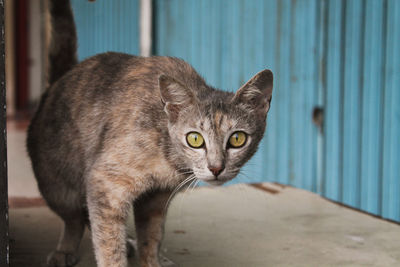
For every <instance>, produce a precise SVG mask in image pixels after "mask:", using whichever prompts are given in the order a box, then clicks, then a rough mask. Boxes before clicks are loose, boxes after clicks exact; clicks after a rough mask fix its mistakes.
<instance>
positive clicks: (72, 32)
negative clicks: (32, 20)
mask: <svg viewBox="0 0 400 267" xmlns="http://www.w3.org/2000/svg"><path fill="white" fill-rule="evenodd" d="M49 14H50V21H51V22H50V27H51V30H50V43H49V50H48V51H49V52H48V53H49V55H48V57H49V61H48V76H47V77H48V78H47V79H48V85H52V84H53V83H55V82H56V81H57V80H58V79H59V78H61V76H63V75H64V74H65V73H66V72H67V71H69V70H70V69H71V68H72V67H73V66H74V65H75V64H77V63H78V58H77V37H76V28H75V22H74V15H73V13H72V8H71V4H70V2H69V0H50V1H49Z"/></svg>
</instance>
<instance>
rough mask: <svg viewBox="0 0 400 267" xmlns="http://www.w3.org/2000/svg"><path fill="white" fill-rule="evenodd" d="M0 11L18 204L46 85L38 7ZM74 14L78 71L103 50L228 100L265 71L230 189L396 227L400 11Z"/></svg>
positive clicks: (392, 4)
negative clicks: (253, 133) (298, 191)
mask: <svg viewBox="0 0 400 267" xmlns="http://www.w3.org/2000/svg"><path fill="white" fill-rule="evenodd" d="M5 3H6V68H7V69H6V76H7V112H8V114H7V115H8V121H9V122H8V130H9V131H11V132H12V133H11V135H10V134H9V142H11V144H10V143H9V165H10V167H9V169H10V170H9V172H10V174H9V184H10V196H13V195H18V194H22V195H25V196H26V195H29V194H30V193H26V192H21V188H23V189H24V190H29V189H27V187H26V186H25V185H26V180H25V177H28V176H29V177H30V178H29V179H31V178H32V177H31V176H32V175H31V174H30V173H29V172H30V166H29V162H24V163H20V162H19V157H20V155H21V153H22V154H23V153H25V154H26V152H25V148H24V142H25V141H24V138H25V136H24V133H23V131H24V130H25V129H26V125H27V121H28V119H29V117H30V116H31V114H32V112H33V111H34V109H35V107H36V105H37V103H38V100H39V98H40V95H41V92H42V91H43V90H44V88H45V84H46V82H45V73H46V72H45V70H46V46H47V43H48V34H47V29H48V17H47V16H46V13H45V10H46V5H47V1H45V0H18V1H14V0H6V1H5ZM72 6H73V9H74V14H75V20H76V24H77V31H78V45H79V47H78V56H79V59H80V60H84V59H85V58H87V57H89V56H92V55H94V54H97V53H101V52H106V51H120V52H126V53H130V54H136V55H139V54H142V55H148V54H153V55H168V56H176V57H180V58H183V59H184V60H186V61H188V62H189V63H191V64H192V65H193V66H194V68H195V69H196V70H197V71H198V72H199V73H200V74H201V75H202V76H203V77H204V78H205V79H206V81H207V82H208V83H209V84H210V85H212V86H215V87H218V88H220V89H223V90H229V91H235V90H237V89H238V88H239V87H240V86H241V85H242V84H243V83H244V82H246V81H247V80H248V79H249V78H251V77H252V76H253V75H254V74H255V73H257V72H258V71H260V70H262V69H265V68H268V69H271V70H272V71H273V73H274V76H275V84H274V94H273V100H272V107H271V110H270V113H269V116H268V127H267V132H266V135H265V138H264V140H263V142H262V143H261V145H260V148H259V151H258V152H257V155H256V156H255V157H254V158H253V159H252V160H251V161H250V162H249V163H248V164H247V165H246V167H245V168H244V171H243V174H241V175H240V177H239V178H238V179H235V180H234V181H233V183H242V182H248V183H255V182H265V181H268V182H277V183H280V184H285V185H292V186H294V187H298V188H302V189H306V190H309V191H312V192H315V193H317V194H320V195H322V196H324V197H326V198H328V199H331V200H334V201H337V202H340V203H343V204H345V205H349V206H351V207H355V208H357V209H361V210H363V211H366V212H369V213H372V214H374V215H378V216H382V217H383V218H386V219H390V220H394V221H397V222H400V104H399V103H400V1H398V0H351V1H345V0H329V1H328V0H251V1H245V0H218V1H216V0H201V1H198V0H153V1H151V0H142V1H140V0H97V1H86V0H72ZM18 130H19V132H18ZM13 131H14V132H13ZM13 148H15V149H13ZM15 151H17V152H15ZM32 179H33V178H32ZM32 179H31V180H32ZM32 181H34V180H32ZM35 190H36V189H34V190H33V191H32V193H31V194H32V195H35V194H37V190H36V191H35Z"/></svg>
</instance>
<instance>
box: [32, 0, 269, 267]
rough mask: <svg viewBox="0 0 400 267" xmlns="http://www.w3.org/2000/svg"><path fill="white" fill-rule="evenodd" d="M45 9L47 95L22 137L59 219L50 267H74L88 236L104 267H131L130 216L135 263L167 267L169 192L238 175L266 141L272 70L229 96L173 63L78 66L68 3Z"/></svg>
mask: <svg viewBox="0 0 400 267" xmlns="http://www.w3.org/2000/svg"><path fill="white" fill-rule="evenodd" d="M49 11H50V15H51V26H52V28H51V35H52V38H51V44H50V46H49V65H50V67H49V70H48V71H49V73H48V82H49V86H48V87H47V89H46V91H45V92H44V94H43V96H42V98H41V101H40V104H39V107H38V109H37V111H36V113H35V115H34V117H33V119H32V121H31V124H30V126H29V129H28V137H27V148H28V152H29V156H30V158H31V161H32V167H33V171H34V174H35V177H36V179H37V183H38V187H39V189H40V192H41V194H42V196H43V198H44V199H45V200H46V202H47V204H48V206H49V207H50V209H51V210H53V211H54V212H55V213H56V214H57V215H58V216H60V217H61V219H62V220H63V221H64V230H63V231H62V234H61V237H60V241H59V243H58V245H57V247H56V249H55V250H54V251H53V252H52V253H51V254H50V255H49V257H48V261H47V262H48V265H49V266H73V265H75V264H76V263H77V261H78V257H77V250H78V246H79V243H80V240H81V238H82V235H83V232H84V228H85V226H88V227H89V228H90V230H91V235H92V241H93V246H94V252H95V257H96V262H97V265H98V266H100V267H109V266H127V255H126V254H127V246H126V233H125V222H126V218H127V215H128V213H129V211H130V210H131V209H132V208H133V211H134V218H135V225H136V232H137V244H138V251H139V260H140V264H141V266H160V263H159V260H158V252H159V246H160V242H161V239H162V235H163V224H164V218H165V212H164V208H165V206H166V205H167V204H168V199H169V198H170V196H171V193H172V192H173V190H174V189H177V188H179V187H181V185H183V184H185V183H188V182H190V181H193V180H194V179H198V180H201V181H205V182H207V183H209V184H212V185H220V184H223V183H225V182H226V181H229V180H231V179H233V178H234V177H235V176H236V175H237V174H238V172H239V170H240V168H241V167H242V166H243V165H244V164H245V163H246V162H247V161H248V160H249V159H250V158H251V156H252V155H253V154H254V153H255V152H256V150H257V147H258V144H259V142H260V140H261V139H262V137H263V134H264V131H265V128H266V118H267V113H268V110H269V108H270V103H271V98H272V85H273V76H272V72H271V71H270V70H263V71H261V72H259V73H257V74H256V75H255V76H254V77H253V78H251V79H250V80H249V81H248V82H247V83H246V84H244V85H243V86H242V87H240V88H239V89H238V90H237V92H236V93H231V92H225V91H221V90H217V89H214V88H213V87H211V86H209V85H207V84H206V83H205V81H204V80H203V78H202V77H200V75H199V74H198V73H197V72H196V71H195V70H194V69H193V68H192V67H191V66H190V65H189V64H188V63H186V62H184V61H183V60H181V59H178V58H173V57H162V56H153V57H138V56H133V55H128V54H123V53H113V52H108V53H104V54H99V55H96V56H93V57H91V58H89V59H86V60H84V61H83V62H81V63H78V61H77V56H76V54H77V52H76V47H77V41H76V29H75V25H74V21H73V14H72V9H71V6H70V3H69V1H68V0H51V1H50V3H49Z"/></svg>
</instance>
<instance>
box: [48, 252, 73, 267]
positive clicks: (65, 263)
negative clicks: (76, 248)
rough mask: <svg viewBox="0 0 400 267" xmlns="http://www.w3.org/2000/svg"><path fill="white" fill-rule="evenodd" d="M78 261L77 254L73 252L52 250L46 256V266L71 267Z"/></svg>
mask: <svg viewBox="0 0 400 267" xmlns="http://www.w3.org/2000/svg"><path fill="white" fill-rule="evenodd" d="M78 261H79V258H78V256H77V255H76V254H75V253H69V252H62V251H57V250H55V251H53V252H51V253H50V254H49V256H48V257H47V266H48V267H71V266H74V265H75V264H77V263H78Z"/></svg>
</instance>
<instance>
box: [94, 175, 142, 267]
mask: <svg viewBox="0 0 400 267" xmlns="http://www.w3.org/2000/svg"><path fill="white" fill-rule="evenodd" d="M139 184H140V183H139ZM139 191H140V185H135V180H134V179H133V178H131V177H124V176H116V175H115V174H113V176H111V175H109V174H108V173H107V172H102V171H94V172H93V173H92V174H91V177H90V179H89V180H88V182H87V202H88V203H87V204H88V210H89V217H90V224H91V232H92V242H93V246H94V250H95V256H96V262H97V266H99V267H111V266H112V267H125V266H127V255H126V219H127V216H128V212H129V211H130V210H131V206H132V204H131V203H132V201H133V199H135V197H137V196H138V195H139V193H138V192H139Z"/></svg>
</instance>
